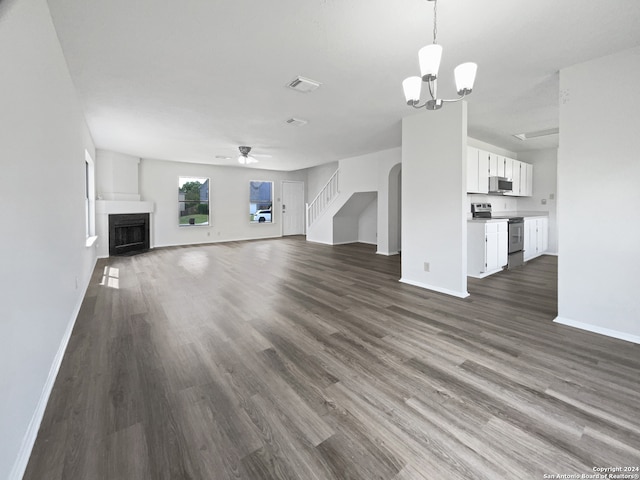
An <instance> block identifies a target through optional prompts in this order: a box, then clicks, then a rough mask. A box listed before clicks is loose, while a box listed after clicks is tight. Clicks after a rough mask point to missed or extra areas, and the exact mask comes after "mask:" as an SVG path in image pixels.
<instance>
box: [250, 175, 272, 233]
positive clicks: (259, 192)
mask: <svg viewBox="0 0 640 480" xmlns="http://www.w3.org/2000/svg"><path fill="white" fill-rule="evenodd" d="M272 206H273V182H256V181H251V182H249V220H250V221H251V222H257V223H271V222H272V217H271V207H272Z"/></svg>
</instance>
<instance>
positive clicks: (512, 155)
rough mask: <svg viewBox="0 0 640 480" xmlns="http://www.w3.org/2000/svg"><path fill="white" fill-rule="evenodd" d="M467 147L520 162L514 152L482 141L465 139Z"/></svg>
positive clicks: (470, 138)
mask: <svg viewBox="0 0 640 480" xmlns="http://www.w3.org/2000/svg"><path fill="white" fill-rule="evenodd" d="M467 145H468V146H470V147H475V148H479V149H480V150H485V151H487V152H491V153H495V154H497V155H502V156H504V157H509V158H515V159H516V160H521V159H520V158H519V157H518V154H517V153H516V152H512V151H511V150H506V149H504V148H502V147H498V146H497V145H493V144H491V143H487V142H483V141H482V140H478V139H477V138H472V137H467Z"/></svg>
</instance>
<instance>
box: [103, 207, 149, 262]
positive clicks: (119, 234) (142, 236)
mask: <svg viewBox="0 0 640 480" xmlns="http://www.w3.org/2000/svg"><path fill="white" fill-rule="evenodd" d="M149 245H150V243H149V214H148V213H123V214H111V215H109V255H110V256H112V255H131V254H134V253H140V252H144V251H147V250H149Z"/></svg>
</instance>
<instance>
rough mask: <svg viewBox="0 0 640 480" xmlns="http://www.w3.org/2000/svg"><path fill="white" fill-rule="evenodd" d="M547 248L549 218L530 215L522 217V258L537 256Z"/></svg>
mask: <svg viewBox="0 0 640 480" xmlns="http://www.w3.org/2000/svg"><path fill="white" fill-rule="evenodd" d="M548 248H549V219H548V218H547V217H531V218H527V217H525V219H524V260H525V261H527V260H531V259H532V258H536V257H539V256H540V255H542V254H543V253H544V252H546V251H547V249H548Z"/></svg>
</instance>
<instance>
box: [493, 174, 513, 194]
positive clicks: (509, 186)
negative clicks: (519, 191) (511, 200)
mask: <svg viewBox="0 0 640 480" xmlns="http://www.w3.org/2000/svg"><path fill="white" fill-rule="evenodd" d="M511 191H513V182H512V181H511V179H510V178H505V177H489V193H507V192H511Z"/></svg>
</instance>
